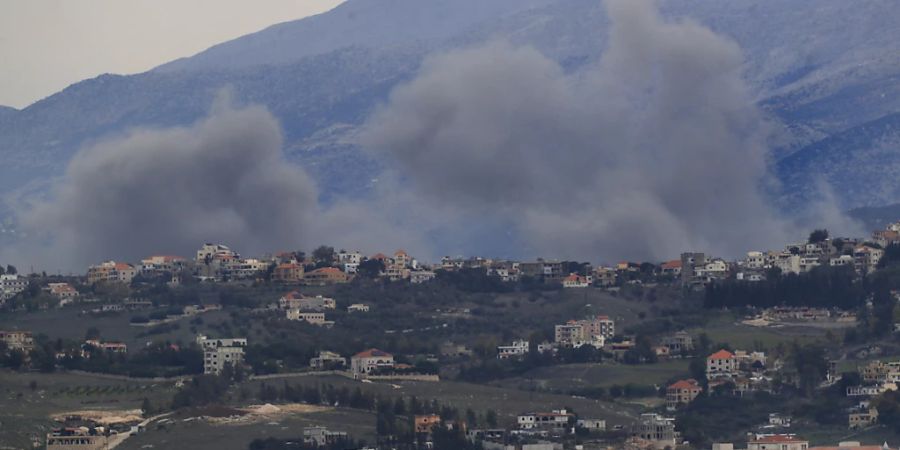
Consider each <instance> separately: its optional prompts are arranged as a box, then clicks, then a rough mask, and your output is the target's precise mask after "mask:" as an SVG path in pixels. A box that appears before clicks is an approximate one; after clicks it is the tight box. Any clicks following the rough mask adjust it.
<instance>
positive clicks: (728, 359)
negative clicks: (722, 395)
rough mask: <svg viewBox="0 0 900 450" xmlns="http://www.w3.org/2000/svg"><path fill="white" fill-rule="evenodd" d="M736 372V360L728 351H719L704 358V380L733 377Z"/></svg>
mask: <svg viewBox="0 0 900 450" xmlns="http://www.w3.org/2000/svg"><path fill="white" fill-rule="evenodd" d="M737 370H738V362H737V358H735V356H734V353H731V352H729V351H728V350H724V349H723V350H719V351H717V352H715V353H713V354H712V355H709V357H708V358H706V378H709V379H712V378H718V377H733V376H735V375H736V374H737Z"/></svg>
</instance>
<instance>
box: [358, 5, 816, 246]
mask: <svg viewBox="0 0 900 450" xmlns="http://www.w3.org/2000/svg"><path fill="white" fill-rule="evenodd" d="M607 10H608V13H609V16H610V20H611V23H612V28H611V30H610V40H609V47H608V48H607V49H606V51H605V53H604V55H603V57H602V59H601V61H600V62H599V63H598V64H596V65H594V66H592V67H590V68H588V69H585V70H582V71H580V72H578V73H575V74H567V73H565V72H564V70H563V69H562V68H561V67H560V66H559V65H558V64H557V63H555V62H554V61H551V60H550V59H548V58H546V57H544V56H543V55H541V54H540V53H538V52H537V51H536V50H534V49H532V48H528V47H525V48H514V47H512V46H510V45H508V44H505V43H492V44H490V45H487V46H483V47H479V48H474V49H468V50H461V51H454V52H451V53H448V54H445V55H442V56H438V57H434V58H432V59H430V60H428V61H426V63H425V64H424V65H423V67H422V69H421V73H420V74H419V75H418V77H417V78H416V79H414V80H413V81H411V82H410V83H408V84H406V85H404V86H401V87H399V88H398V89H396V90H395V91H394V92H393V93H392V95H391V97H390V100H389V102H388V104H387V105H386V106H385V107H383V108H382V109H381V110H380V111H378V112H377V113H376V114H375V115H374V117H373V118H372V119H371V120H370V121H369V123H368V126H367V131H366V132H365V133H364V137H363V142H364V144H365V145H366V146H368V147H369V148H373V149H376V150H377V151H379V152H380V153H381V154H383V155H386V156H388V157H389V158H390V159H391V160H393V161H394V162H395V163H396V165H398V166H399V167H401V168H402V171H403V173H404V175H405V176H407V177H408V178H409V180H410V182H411V183H412V184H413V186H414V187H415V188H416V189H419V190H421V192H423V194H424V195H425V199H426V201H435V202H440V203H442V204H449V205H454V206H456V207H459V208H463V209H464V210H467V211H469V212H471V213H473V214H475V215H479V214H481V215H483V216H488V217H505V218H507V219H509V220H512V221H513V222H514V223H515V224H516V228H517V229H518V231H519V232H520V233H521V234H522V237H523V241H524V242H527V243H528V244H529V245H531V246H532V247H533V248H534V249H535V250H536V251H537V252H540V253H543V254H547V255H556V256H559V257H569V258H575V257H577V258H585V259H590V260H598V259H604V258H657V259H662V258H670V257H672V256H676V255H677V254H678V253H679V252H681V251H685V250H688V249H696V250H705V251H710V252H714V253H718V254H722V255H726V256H729V255H737V254H740V253H741V252H744V251H747V250H750V249H754V248H772V247H777V246H780V245H781V244H783V243H785V242H787V241H788V240H789V238H790V237H794V238H796V237H798V234H797V232H795V230H794V227H793V226H792V225H791V224H789V223H787V222H786V221H785V220H783V219H782V218H781V217H780V215H779V214H778V213H777V212H776V211H775V209H774V208H773V207H772V206H770V204H769V202H768V201H767V199H766V197H765V196H764V195H763V194H762V188H763V187H765V186H766V185H767V184H768V183H771V182H772V181H771V179H770V178H769V175H768V170H767V164H766V149H765V147H764V140H765V137H766V132H767V130H766V124H765V121H764V119H763V117H762V115H761V114H760V112H759V111H758V110H757V109H756V107H755V106H754V103H753V101H752V99H751V98H750V96H749V94H748V92H747V89H746V87H745V84H744V82H743V80H742V75H741V66H742V55H741V52H740V49H739V48H738V47H737V45H735V44H734V43H733V42H731V41H729V40H727V39H725V38H722V37H719V36H717V35H715V34H713V33H712V32H711V31H709V30H708V29H706V28H704V27H702V26H699V25H697V24H694V23H691V22H674V23H666V22H664V21H663V20H662V19H661V17H660V16H659V14H658V12H657V11H656V9H655V8H654V5H653V4H652V3H651V2H650V1H646V0H609V1H608V2H607Z"/></svg>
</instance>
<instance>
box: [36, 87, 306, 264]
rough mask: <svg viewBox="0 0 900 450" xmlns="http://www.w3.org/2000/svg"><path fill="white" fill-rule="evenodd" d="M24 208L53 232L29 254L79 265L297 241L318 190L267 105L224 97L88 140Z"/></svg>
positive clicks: (44, 230) (40, 228)
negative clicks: (184, 120)
mask: <svg viewBox="0 0 900 450" xmlns="http://www.w3.org/2000/svg"><path fill="white" fill-rule="evenodd" d="M21 214H22V215H21V217H20V219H21V220H22V221H23V224H24V225H25V227H26V228H27V229H29V230H31V231H32V232H37V233H38V234H39V235H42V236H46V239H48V240H49V242H45V243H44V244H49V245H42V246H34V247H32V248H29V251H28V253H30V254H31V256H36V255H35V253H40V252H52V253H53V254H54V255H55V258H54V259H53V261H54V264H57V265H58V266H60V267H72V266H73V265H75V266H76V267H77V266H78V265H81V264H85V263H88V262H96V261H99V260H103V259H109V258H123V259H125V260H131V261H135V260H138V259H140V258H141V257H146V256H149V255H151V254H160V253H172V254H182V255H185V254H187V255H190V252H191V251H192V250H194V249H196V248H198V247H199V245H201V244H202V243H203V242H207V241H215V242H225V243H229V244H230V245H232V246H234V247H235V248H238V249H241V250H243V251H246V252H256V251H266V250H268V251H271V250H273V249H279V248H282V247H283V246H287V247H284V248H292V247H290V246H292V245H298V244H300V243H301V242H303V239H304V238H306V237H308V236H309V233H310V229H311V228H312V227H313V216H314V215H316V214H317V191H316V187H315V185H314V183H313V182H312V181H311V180H310V178H309V177H308V176H307V175H306V174H305V173H304V172H303V171H302V170H300V169H299V168H297V167H294V166H291V165H289V164H286V163H285V161H284V160H283V157H282V138H281V131H280V128H279V125H278V122H277V121H276V120H275V118H274V117H273V116H272V115H271V114H270V113H269V112H268V111H266V110H265V109H263V108H260V107H255V106H251V107H246V108H235V107H233V106H231V102H230V100H229V99H228V98H224V97H222V98H220V99H218V100H217V102H216V104H214V105H213V107H212V110H211V112H210V114H209V116H208V117H206V118H204V119H202V120H201V121H199V122H197V123H195V124H194V125H192V126H189V127H184V128H173V129H161V130H153V129H141V130H133V131H131V132H129V133H128V134H127V135H124V136H120V137H116V138H112V139H108V140H105V141H103V142H99V143H96V144H95V145H93V146H91V147H90V148H86V149H84V150H83V151H81V152H79V154H77V155H76V156H75V158H74V159H73V160H72V161H71V163H70V165H69V166H68V169H67V171H66V173H65V176H64V178H63V179H62V181H61V182H60V183H59V184H57V186H56V188H55V190H54V192H53V193H52V195H51V196H50V199H49V200H46V201H43V202H40V203H37V204H36V205H33V207H32V208H30V209H28V210H26V211H23V212H22V213H21ZM26 259H31V258H27V257H26ZM38 259H39V260H40V259H43V258H38ZM60 260H63V261H60ZM43 262H45V263H46V262H48V260H47V259H44V261H43Z"/></svg>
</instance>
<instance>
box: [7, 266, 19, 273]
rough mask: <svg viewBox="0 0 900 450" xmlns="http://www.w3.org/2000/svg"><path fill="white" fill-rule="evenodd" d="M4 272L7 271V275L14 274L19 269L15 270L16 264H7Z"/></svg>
mask: <svg viewBox="0 0 900 450" xmlns="http://www.w3.org/2000/svg"><path fill="white" fill-rule="evenodd" d="M6 273H7V275H16V274H17V273H19V271H18V270H16V266H14V265H12V264H8V265H7V266H6Z"/></svg>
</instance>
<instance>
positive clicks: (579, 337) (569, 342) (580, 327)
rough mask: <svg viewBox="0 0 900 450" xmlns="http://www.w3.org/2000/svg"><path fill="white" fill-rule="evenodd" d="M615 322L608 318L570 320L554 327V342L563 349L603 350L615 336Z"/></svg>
mask: <svg viewBox="0 0 900 450" xmlns="http://www.w3.org/2000/svg"><path fill="white" fill-rule="evenodd" d="M615 334H616V326H615V322H614V321H613V320H612V319H610V318H609V317H607V316H596V317H591V318H588V319H584V320H570V321H568V322H566V323H565V324H562V325H556V326H555V327H554V342H555V343H556V344H557V345H559V346H561V347H572V348H578V347H581V346H583V345H591V346H594V347H596V348H602V347H603V345H604V344H605V341H606V339H608V338H611V337H613V336H615Z"/></svg>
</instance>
